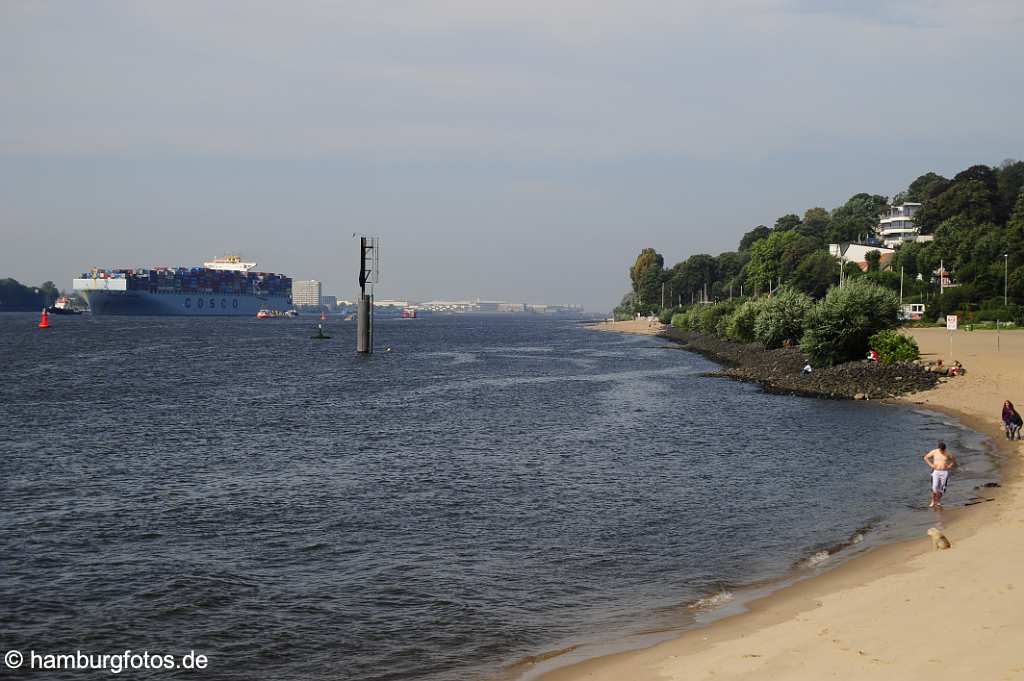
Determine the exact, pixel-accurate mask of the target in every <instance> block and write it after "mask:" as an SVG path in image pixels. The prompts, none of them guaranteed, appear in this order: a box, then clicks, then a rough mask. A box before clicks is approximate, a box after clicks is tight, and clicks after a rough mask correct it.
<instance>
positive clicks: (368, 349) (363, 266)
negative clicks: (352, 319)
mask: <svg viewBox="0 0 1024 681" xmlns="http://www.w3.org/2000/svg"><path fill="white" fill-rule="evenodd" d="M352 236H355V234H353V235H352ZM379 275H380V239H379V238H378V237H375V236H360V237H359V309H358V312H357V313H356V352H359V353H362V354H364V355H372V354H373V285H374V284H376V283H377V281H378V279H379ZM367 284H369V285H370V292H369V293H367V292H366V285H367Z"/></svg>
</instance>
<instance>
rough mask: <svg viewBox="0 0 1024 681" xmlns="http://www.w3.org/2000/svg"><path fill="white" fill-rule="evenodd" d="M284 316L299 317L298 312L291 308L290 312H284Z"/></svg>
mask: <svg viewBox="0 0 1024 681" xmlns="http://www.w3.org/2000/svg"><path fill="white" fill-rule="evenodd" d="M284 316H285V317H298V316H299V311H298V310H296V309H294V308H292V309H291V310H288V311H287V312H285V313H284Z"/></svg>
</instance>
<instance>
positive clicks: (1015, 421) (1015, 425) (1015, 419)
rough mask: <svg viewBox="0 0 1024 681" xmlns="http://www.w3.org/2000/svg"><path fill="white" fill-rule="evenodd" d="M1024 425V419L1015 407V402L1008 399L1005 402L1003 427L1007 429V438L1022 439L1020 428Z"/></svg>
mask: <svg viewBox="0 0 1024 681" xmlns="http://www.w3.org/2000/svg"><path fill="white" fill-rule="evenodd" d="M1022 425H1024V419H1021V417H1020V414H1018V413H1017V410H1016V409H1014V408H1013V402H1011V401H1010V400H1006V401H1005V402H1003V427H1004V428H1005V429H1006V439H1007V440H1013V439H1017V440H1019V439H1020V429H1021V426H1022Z"/></svg>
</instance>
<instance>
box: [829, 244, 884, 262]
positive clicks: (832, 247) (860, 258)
mask: <svg viewBox="0 0 1024 681" xmlns="http://www.w3.org/2000/svg"><path fill="white" fill-rule="evenodd" d="M869 251H878V254H879V255H883V256H884V255H886V254H887V253H895V252H896V249H893V248H887V247H885V246H873V245H871V244H855V243H841V244H829V245H828V252H829V255H831V256H832V257H833V258H839V259H840V260H842V261H843V262H855V263H867V261H868V258H867V254H868V252H869Z"/></svg>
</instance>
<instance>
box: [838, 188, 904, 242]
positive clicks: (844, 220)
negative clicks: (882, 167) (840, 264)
mask: <svg viewBox="0 0 1024 681" xmlns="http://www.w3.org/2000/svg"><path fill="white" fill-rule="evenodd" d="M888 205H889V204H888V200H887V199H886V198H885V197H884V196H880V195H878V194H864V193H861V194H854V195H853V196H851V197H850V200H849V201H847V202H846V203H844V204H843V205H842V206H839V207H838V208H836V209H835V210H833V211H832V223H831V225H829V230H828V240H829V243H839V242H843V241H856V240H858V239H860V238H862V237H863V236H864V235H866V234H871V233H873V232H874V231H875V228H876V227H877V226H878V219H879V216H880V215H881V214H882V213H883V212H884V211H885V210H886V208H887V207H888Z"/></svg>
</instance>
